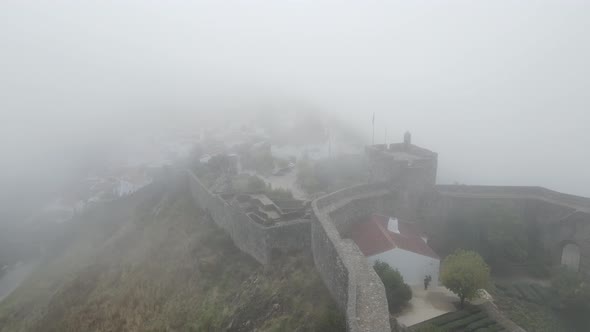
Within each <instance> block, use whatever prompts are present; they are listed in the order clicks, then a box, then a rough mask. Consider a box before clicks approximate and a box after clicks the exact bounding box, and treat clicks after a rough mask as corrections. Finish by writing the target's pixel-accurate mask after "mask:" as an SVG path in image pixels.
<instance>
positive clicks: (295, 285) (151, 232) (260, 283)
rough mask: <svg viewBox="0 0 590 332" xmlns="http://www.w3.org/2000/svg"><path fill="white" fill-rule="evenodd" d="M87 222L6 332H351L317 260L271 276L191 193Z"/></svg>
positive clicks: (295, 262)
mask: <svg viewBox="0 0 590 332" xmlns="http://www.w3.org/2000/svg"><path fill="white" fill-rule="evenodd" d="M103 212H104V211H103ZM86 219H87V220H85V221H84V222H80V226H77V227H76V228H75V229H74V230H73V231H72V233H71V234H69V236H70V237H72V238H73V239H74V240H69V241H68V245H64V248H63V250H62V251H61V253H60V254H58V255H55V256H54V257H52V258H51V259H49V261H48V262H46V263H45V264H43V265H42V266H41V267H39V269H38V270H37V271H36V273H34V275H33V276H32V277H31V278H30V279H29V280H27V281H26V282H25V283H24V284H23V285H22V286H21V287H20V288H19V289H18V290H17V291H15V292H14V293H13V294H12V295H11V296H10V297H9V298H8V299H6V300H5V301H4V302H3V303H2V304H1V305H0V331H60V332H61V331H219V330H229V331H251V330H255V329H256V330H259V331H290V330H300V331H340V330H343V329H344V325H343V324H344V320H343V317H342V316H341V314H340V313H339V312H338V310H337V309H336V307H335V305H334V303H333V302H332V300H331V299H330V297H329V295H328V293H327V290H326V289H325V288H324V286H323V284H322V283H321V280H320V279H319V276H318V275H317V273H316V272H315V270H314V269H313V262H312V261H311V260H310V258H309V257H306V256H303V255H295V256H290V257H285V258H284V259H283V260H281V262H280V263H277V264H276V265H275V266H273V267H271V268H266V269H265V268H264V267H262V266H260V265H259V264H257V263H256V262H254V261H253V260H252V259H250V258H249V257H248V256H246V255H245V254H242V253H241V252H239V251H238V250H237V249H236V248H235V247H234V246H233V244H232V243H231V240H230V239H229V238H228V237H227V235H225V233H223V232H221V231H220V230H219V229H217V228H216V227H215V226H214V225H211V224H210V223H209V222H208V221H207V219H206V218H204V217H203V214H202V212H201V211H199V210H197V209H195V208H194V207H193V206H192V204H191V203H190V200H189V198H188V195H187V194H185V193H168V192H165V191H159V192H155V193H153V194H152V195H151V197H149V198H146V199H144V200H142V201H139V202H130V203H129V204H127V206H119V207H118V208H117V209H112V210H109V212H108V215H106V212H104V213H96V214H94V215H91V216H87V217H86Z"/></svg>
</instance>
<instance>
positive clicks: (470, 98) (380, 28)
mask: <svg viewBox="0 0 590 332" xmlns="http://www.w3.org/2000/svg"><path fill="white" fill-rule="evenodd" d="M588 31H590V2H587V1H533V0H530V1H498V0H494V1H391V0H390V1H278V0H277V1H139V0H138V1H74V0H72V1H57V0H55V1H22V0H19V1H15V0H3V1H1V2H0V115H1V118H2V119H3V120H2V122H1V123H0V132H1V134H0V142H1V143H0V148H1V149H2V151H3V157H2V160H3V163H2V164H3V168H5V169H4V170H3V171H2V174H3V177H2V178H4V177H11V178H18V176H25V175H30V174H32V172H33V171H34V170H36V169H37V168H38V167H39V164H42V165H43V166H44V167H45V168H47V170H51V171H53V170H54V168H52V167H51V166H54V167H55V169H58V168H59V167H60V165H62V163H63V161H64V159H66V160H67V156H68V154H69V153H70V152H71V151H73V150H75V149H79V148H80V147H84V146H86V144H89V142H95V141H104V140H105V139H106V138H110V139H111V140H112V141H116V139H119V138H120V137H122V135H124V133H127V132H129V131H137V130H141V128H143V127H144V126H148V125H154V124H155V125H162V124H163V123H169V122H174V121H180V122H182V121H198V117H196V116H197V115H202V114H205V113H207V114H210V113H211V111H213V113H215V114H222V112H221V111H223V110H227V109H236V108H239V107H240V106H241V105H249V106H248V107H252V105H255V104H256V103H258V102H264V101H265V100H269V99H272V100H282V99H284V100H301V101H303V102H305V103H308V104H310V105H314V107H315V108H317V109H320V110H323V111H325V112H329V113H332V114H337V115H338V116H339V117H340V118H342V119H343V120H344V121H347V122H348V123H350V124H352V125H354V126H355V127H356V128H357V129H358V130H359V131H361V132H362V133H364V134H365V135H366V137H369V133H370V123H371V122H370V119H371V114H372V113H373V112H376V114H377V128H376V131H377V134H376V136H377V138H378V139H380V138H382V137H383V135H384V130H385V128H388V133H389V136H390V137H395V138H396V139H397V138H400V139H401V135H402V133H403V132H404V131H405V130H410V131H412V133H413V134H414V141H415V142H416V143H418V144H420V145H423V146H424V147H427V148H430V149H432V150H435V151H437V152H439V156H440V162H439V180H440V182H446V183H448V182H452V181H455V180H456V181H459V182H463V183H468V184H478V183H481V184H515V185H516V184H522V185H531V184H536V185H542V186H547V187H550V188H552V189H556V190H561V191H566V192H571V193H576V194H583V195H587V196H590V157H589V153H588V145H589V144H590V130H589V129H590V115H589V111H590V107H589V106H590V93H589V92H588V88H589V87H590V60H589V59H590V34H589V33H588ZM246 108H247V107H246ZM187 114H191V115H195V117H191V118H187ZM187 119H191V120H187ZM48 173H50V172H48ZM39 174H41V175H42V176H48V175H47V174H44V173H39ZM39 176H40V175H39Z"/></svg>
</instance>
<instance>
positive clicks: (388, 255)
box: [350, 214, 440, 287]
mask: <svg viewBox="0 0 590 332" xmlns="http://www.w3.org/2000/svg"><path fill="white" fill-rule="evenodd" d="M350 237H351V239H352V240H353V241H354V242H355V243H356V244H357V245H358V247H359V249H360V250H361V251H362V252H363V254H364V255H365V256H366V257H367V259H369V261H370V262H371V265H372V264H373V263H374V262H375V261H377V260H379V261H382V262H386V263H387V264H389V265H390V266H391V267H393V268H395V269H397V270H399V272H400V273H401V275H402V276H403V277H404V281H405V283H407V284H408V285H411V286H413V285H423V284H424V278H425V277H426V276H431V277H432V281H431V282H430V286H432V287H436V286H438V275H439V268H440V258H439V257H438V255H437V254H436V253H435V252H434V251H433V250H432V248H430V246H428V243H427V239H426V237H425V236H424V235H423V234H422V233H421V232H420V231H418V229H417V228H416V227H415V225H414V224H412V223H407V222H403V221H400V220H398V219H396V218H392V217H386V216H382V215H378V214H373V215H372V216H371V217H370V218H368V220H366V221H364V222H360V223H357V224H355V225H354V226H353V228H352V230H351V236H350Z"/></svg>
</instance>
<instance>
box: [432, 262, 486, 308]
mask: <svg viewBox="0 0 590 332" xmlns="http://www.w3.org/2000/svg"><path fill="white" fill-rule="evenodd" d="M440 279H441V281H442V284H443V285H444V286H445V287H447V288H448V289H449V290H451V291H452V292H453V293H455V294H457V296H459V300H460V301H461V306H463V305H464V303H465V299H468V300H470V299H473V298H474V297H475V296H476V295H477V291H478V290H479V289H481V288H485V287H486V286H488V283H489V279H490V268H489V267H488V266H487V264H486V263H485V262H484V260H483V258H481V256H480V255H479V254H478V253H476V252H473V251H466V250H457V251H456V252H455V253H454V254H452V255H449V256H448V257H447V258H445V260H444V261H443V263H442V268H441V274H440Z"/></svg>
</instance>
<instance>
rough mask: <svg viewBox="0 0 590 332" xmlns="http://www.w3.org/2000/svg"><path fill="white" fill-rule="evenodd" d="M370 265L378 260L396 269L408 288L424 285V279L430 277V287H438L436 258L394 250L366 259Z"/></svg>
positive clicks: (438, 265) (437, 262) (438, 262)
mask: <svg viewBox="0 0 590 332" xmlns="http://www.w3.org/2000/svg"><path fill="white" fill-rule="evenodd" d="M367 259H369V261H370V262H371V264H373V263H374V262H375V261H376V260H380V261H382V262H385V263H387V264H389V265H390V266H391V267H393V268H395V269H398V270H399V272H400V273H401V275H402V276H403V277H404V282H405V283H406V284H408V285H410V286H412V285H424V277H425V276H427V275H430V276H432V281H431V282H430V287H436V286H438V272H439V267H440V261H439V260H438V259H436V258H432V257H428V256H423V255H419V254H416V253H413V252H410V251H406V250H402V249H400V248H395V249H392V250H389V251H386V252H384V253H380V254H377V255H374V256H370V257H367Z"/></svg>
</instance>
